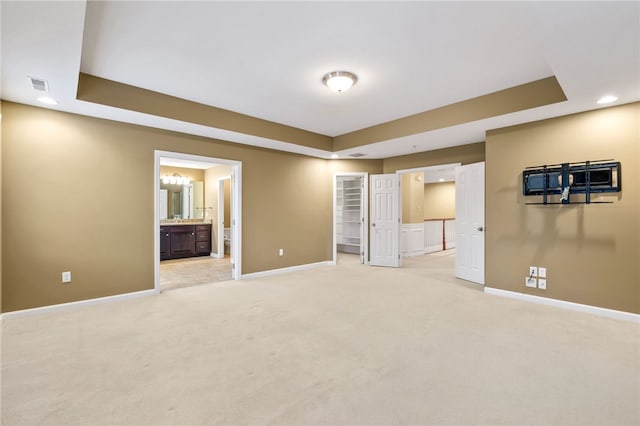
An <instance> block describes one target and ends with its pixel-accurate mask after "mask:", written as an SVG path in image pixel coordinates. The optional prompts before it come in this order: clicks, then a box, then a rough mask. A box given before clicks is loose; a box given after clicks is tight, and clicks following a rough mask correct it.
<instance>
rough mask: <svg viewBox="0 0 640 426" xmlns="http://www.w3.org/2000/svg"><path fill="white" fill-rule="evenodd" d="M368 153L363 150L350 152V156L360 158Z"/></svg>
mask: <svg viewBox="0 0 640 426" xmlns="http://www.w3.org/2000/svg"><path fill="white" fill-rule="evenodd" d="M365 155H367V154H363V153H361V152H354V153H353V154H349V157H353V158H358V157H364V156H365Z"/></svg>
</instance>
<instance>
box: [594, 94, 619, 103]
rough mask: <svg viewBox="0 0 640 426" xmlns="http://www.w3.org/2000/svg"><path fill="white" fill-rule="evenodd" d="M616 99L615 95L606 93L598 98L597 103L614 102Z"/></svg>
mask: <svg viewBox="0 0 640 426" xmlns="http://www.w3.org/2000/svg"><path fill="white" fill-rule="evenodd" d="M617 100H618V97H617V96H613V95H607V96H603V97H601V98H600V99H598V103H599V104H609V103H611V102H615V101H617Z"/></svg>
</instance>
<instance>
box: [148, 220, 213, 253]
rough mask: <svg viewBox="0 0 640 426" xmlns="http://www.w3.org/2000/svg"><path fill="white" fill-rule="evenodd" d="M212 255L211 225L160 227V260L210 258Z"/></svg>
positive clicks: (179, 224) (195, 224)
mask: <svg viewBox="0 0 640 426" xmlns="http://www.w3.org/2000/svg"><path fill="white" fill-rule="evenodd" d="M210 253H211V224H210V223H187V224H185V223H175V224H174V223H164V224H161V225H160V260H167V259H180V258H184V257H194V256H208V255H209V254H210Z"/></svg>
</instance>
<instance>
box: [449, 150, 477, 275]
mask: <svg viewBox="0 0 640 426" xmlns="http://www.w3.org/2000/svg"><path fill="white" fill-rule="evenodd" d="M456 277H458V278H462V279H463V280H468V281H473V282H475V283H478V284H484V162H482V163H474V164H468V165H466V166H459V167H456Z"/></svg>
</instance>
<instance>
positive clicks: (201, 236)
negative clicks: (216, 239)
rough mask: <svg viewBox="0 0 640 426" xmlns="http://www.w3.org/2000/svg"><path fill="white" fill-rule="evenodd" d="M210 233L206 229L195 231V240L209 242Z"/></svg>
mask: <svg viewBox="0 0 640 426" xmlns="http://www.w3.org/2000/svg"><path fill="white" fill-rule="evenodd" d="M210 239H211V234H210V233H209V232H208V231H196V241H206V242H209V240H210Z"/></svg>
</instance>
